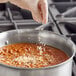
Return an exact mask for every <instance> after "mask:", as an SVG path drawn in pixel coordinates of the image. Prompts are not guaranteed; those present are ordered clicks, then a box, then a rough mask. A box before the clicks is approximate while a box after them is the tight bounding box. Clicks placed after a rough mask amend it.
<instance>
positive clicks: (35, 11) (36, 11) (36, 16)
mask: <svg viewBox="0 0 76 76" xmlns="http://www.w3.org/2000/svg"><path fill="white" fill-rule="evenodd" d="M31 12H32V16H33V19H34V20H35V21H37V22H39V23H41V22H42V18H41V14H40V12H39V9H38V7H37V8H36V7H34V8H33V9H32V10H31Z"/></svg>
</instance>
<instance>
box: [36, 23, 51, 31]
mask: <svg viewBox="0 0 76 76" xmlns="http://www.w3.org/2000/svg"><path fill="white" fill-rule="evenodd" d="M48 26H52V25H51V22H48V23H47V24H42V25H41V26H39V27H37V28H35V30H44V29H45V28H46V27H48Z"/></svg>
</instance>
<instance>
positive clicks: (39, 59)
mask: <svg viewBox="0 0 76 76" xmlns="http://www.w3.org/2000/svg"><path fill="white" fill-rule="evenodd" d="M68 58H69V57H68V56H67V55H66V54H65V53H64V52H63V51H62V50H60V49H57V48H54V47H51V46H47V45H45V46H44V45H42V44H34V43H16V44H11V45H7V46H3V47H1V48H0V63H3V64H7V65H11V66H15V67H25V68H40V67H47V66H52V65H56V64H59V63H61V62H64V61H65V60H67V59H68Z"/></svg>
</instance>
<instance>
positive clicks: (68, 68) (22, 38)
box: [0, 29, 75, 76]
mask: <svg viewBox="0 0 76 76" xmlns="http://www.w3.org/2000/svg"><path fill="white" fill-rule="evenodd" d="M18 33H19V34H18ZM6 42H8V44H12V43H19V42H30V43H42V44H47V45H51V46H54V47H57V48H59V49H61V50H63V51H64V52H66V53H67V54H68V55H69V56H70V58H69V59H68V60H67V61H65V62H63V63H60V64H58V65H54V66H49V67H45V68H39V69H38V68H34V69H32V68H30V69H27V68H20V67H18V68H17V67H12V66H7V65H3V64H0V76H71V73H72V58H73V56H74V54H75V46H74V44H73V42H72V41H71V40H70V39H67V38H65V37H63V36H62V37H61V36H60V35H57V34H55V33H53V32H49V31H37V30H31V29H26V30H25V29H24V30H23V29H22V30H18V31H16V30H12V31H7V32H3V33H0V46H4V45H6Z"/></svg>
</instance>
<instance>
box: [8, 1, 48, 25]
mask: <svg viewBox="0 0 76 76" xmlns="http://www.w3.org/2000/svg"><path fill="white" fill-rule="evenodd" d="M9 1H10V2H11V3H13V4H15V5H17V6H19V7H21V8H23V9H27V10H29V11H31V13H32V16H33V19H34V20H35V21H37V22H42V23H43V24H46V23H47V22H48V4H47V0H9Z"/></svg>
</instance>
